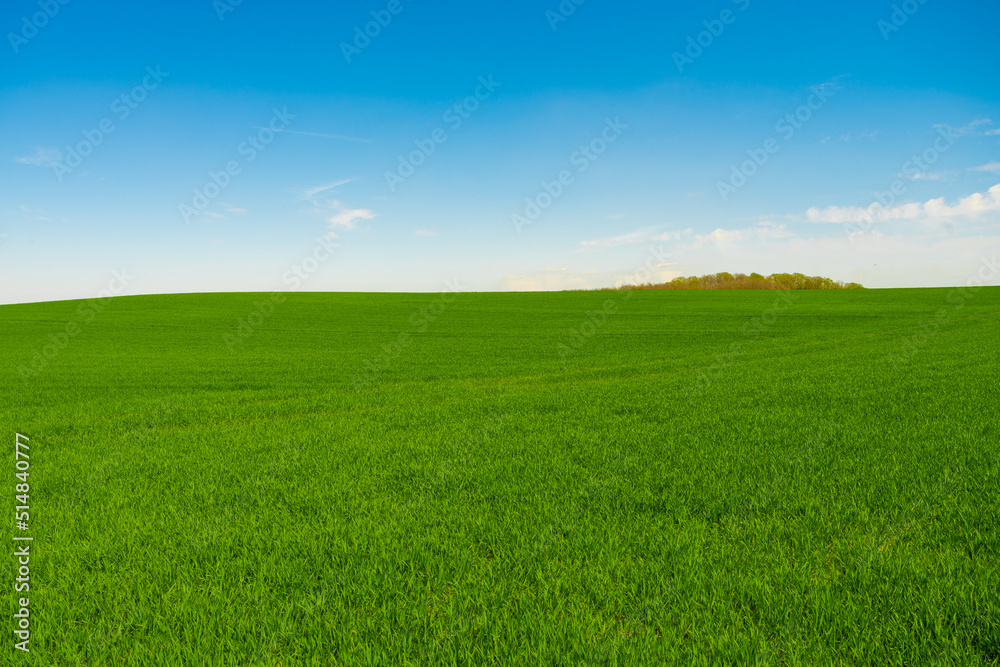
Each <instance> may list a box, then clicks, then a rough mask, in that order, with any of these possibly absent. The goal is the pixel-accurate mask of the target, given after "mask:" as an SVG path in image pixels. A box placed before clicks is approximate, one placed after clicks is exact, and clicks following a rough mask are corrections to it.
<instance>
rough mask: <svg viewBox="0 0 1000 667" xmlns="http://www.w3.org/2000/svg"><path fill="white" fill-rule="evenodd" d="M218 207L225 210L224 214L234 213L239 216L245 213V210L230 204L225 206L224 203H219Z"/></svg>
mask: <svg viewBox="0 0 1000 667" xmlns="http://www.w3.org/2000/svg"><path fill="white" fill-rule="evenodd" d="M219 206H221V207H222V208H223V209H225V211H226V213H235V214H237V215H239V214H241V213H246V212H247V210H246V209H245V208H238V207H236V206H233V205H232V204H226V203H225V202H219Z"/></svg>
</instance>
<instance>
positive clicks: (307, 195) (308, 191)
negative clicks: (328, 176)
mask: <svg viewBox="0 0 1000 667" xmlns="http://www.w3.org/2000/svg"><path fill="white" fill-rule="evenodd" d="M353 180H354V179H353V178H345V179H343V180H341V181H335V182H333V183H327V184H325V185H317V186H314V187H311V188H303V189H302V190H301V191H300V192H299V200H300V201H304V200H306V199H312V198H314V197H315V196H316V195H318V194H319V193H321V192H325V191H326V190H330V189H331V188H336V187H339V186H341V185H345V184H347V183H350V182H351V181H353Z"/></svg>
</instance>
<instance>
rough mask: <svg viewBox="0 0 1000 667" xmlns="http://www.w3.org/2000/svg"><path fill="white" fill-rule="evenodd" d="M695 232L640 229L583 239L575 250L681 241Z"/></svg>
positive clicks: (689, 230)
mask: <svg viewBox="0 0 1000 667" xmlns="http://www.w3.org/2000/svg"><path fill="white" fill-rule="evenodd" d="M693 233H694V232H693V231H692V230H691V229H685V230H682V231H667V232H661V233H659V234H656V233H654V232H653V231H652V228H646V229H640V230H638V231H634V232H629V233H628V234H622V235H620V236H612V237H609V238H603V239H597V240H594V241H583V242H582V243H581V244H580V247H579V248H578V249H577V250H576V251H575V252H588V251H593V250H606V249H607V248H614V247H615V246H620V245H631V244H635V243H656V242H659V241H679V240H680V239H681V238H684V237H687V236H691V235H692V234H693Z"/></svg>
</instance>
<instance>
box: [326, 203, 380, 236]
mask: <svg viewBox="0 0 1000 667" xmlns="http://www.w3.org/2000/svg"><path fill="white" fill-rule="evenodd" d="M330 205H331V206H332V207H333V208H335V209H337V212H336V213H334V214H333V215H332V216H331V217H329V218H327V219H326V221H327V222H329V223H330V227H331V228H333V229H338V228H341V229H354V228H355V227H356V226H357V221H358V220H371V219H372V218H374V217H375V213H373V212H372V211H371V210H370V209H367V208H345V207H344V206H343V205H341V203H340V202H339V201H337V200H336V199H334V200H332V201H331V202H330Z"/></svg>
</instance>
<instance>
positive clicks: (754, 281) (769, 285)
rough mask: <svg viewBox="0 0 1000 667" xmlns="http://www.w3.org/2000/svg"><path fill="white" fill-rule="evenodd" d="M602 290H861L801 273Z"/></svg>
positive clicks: (727, 276)
mask: <svg viewBox="0 0 1000 667" xmlns="http://www.w3.org/2000/svg"><path fill="white" fill-rule="evenodd" d="M601 289H603V290H637V289H639V290H661V289H662V290H674V289H864V286H863V285H861V284H859V283H844V282H841V281H838V280H833V279H832V278H824V277H822V276H807V275H804V274H801V273H772V274H771V275H769V276H762V275H761V274H759V273H751V274H750V275H747V274H745V273H727V272H725V271H724V272H722V273H710V274H708V275H704V276H700V277H699V276H690V277H684V276H681V277H678V278H674V279H673V280H671V281H670V282H667V283H645V284H641V285H621V286H619V287H603V288H601Z"/></svg>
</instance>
